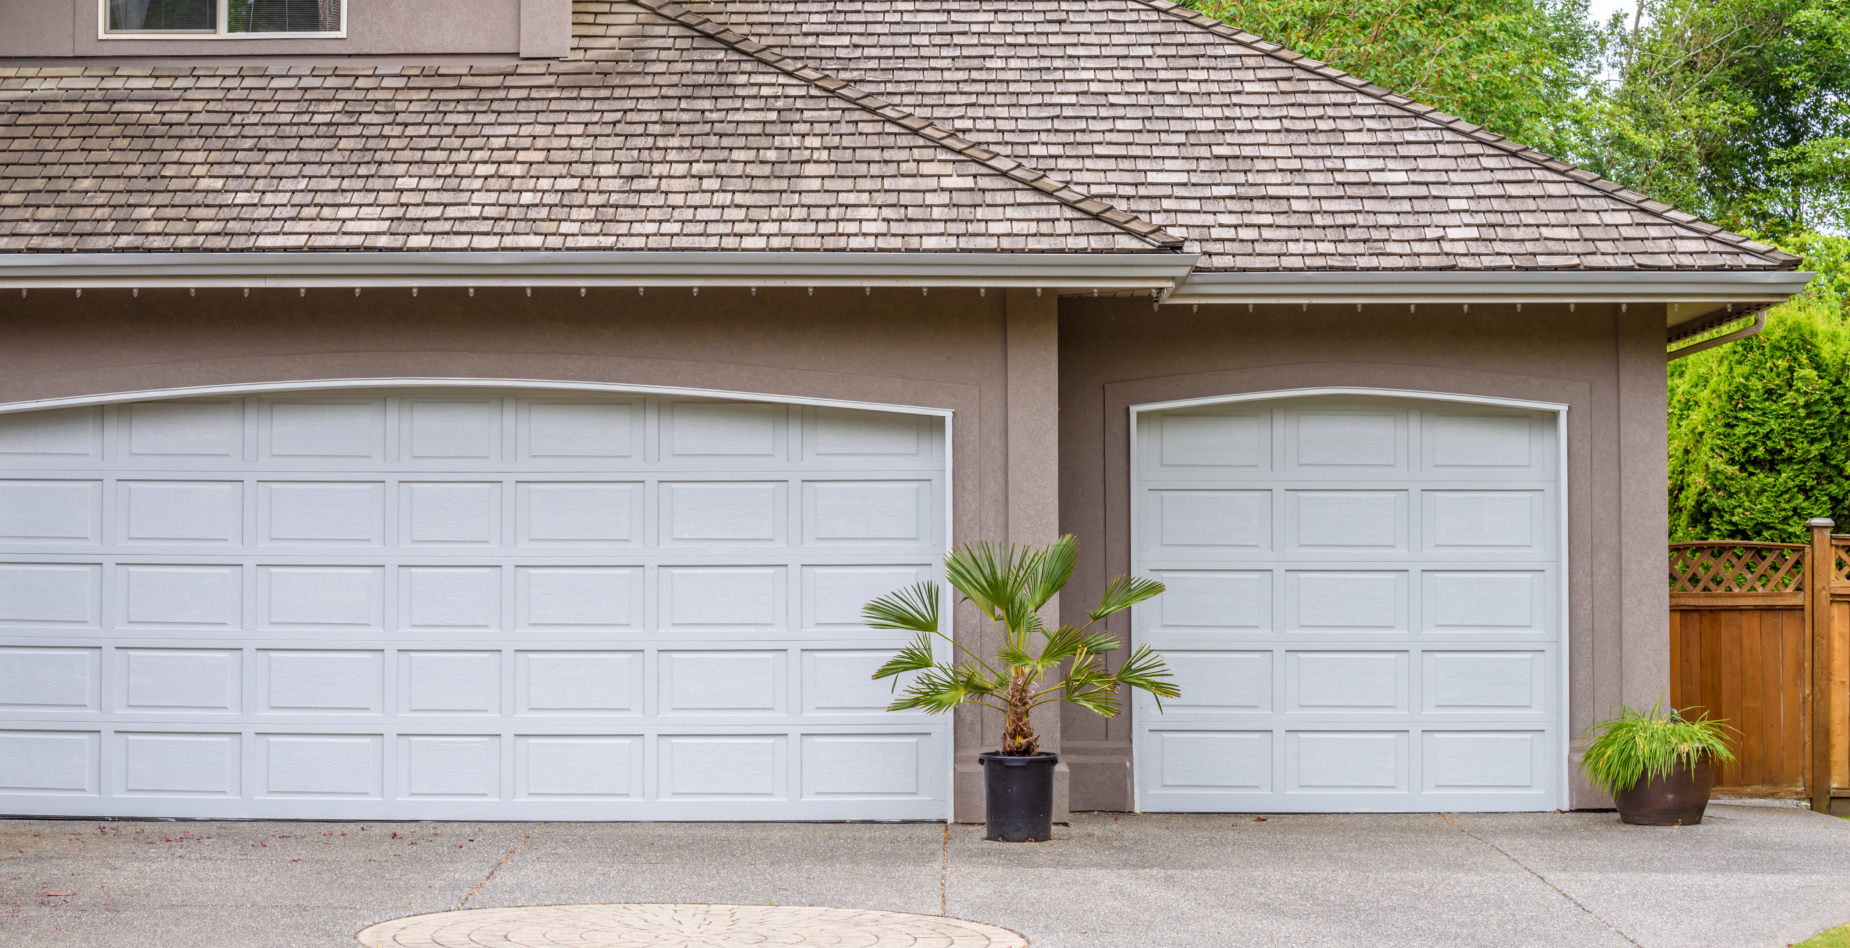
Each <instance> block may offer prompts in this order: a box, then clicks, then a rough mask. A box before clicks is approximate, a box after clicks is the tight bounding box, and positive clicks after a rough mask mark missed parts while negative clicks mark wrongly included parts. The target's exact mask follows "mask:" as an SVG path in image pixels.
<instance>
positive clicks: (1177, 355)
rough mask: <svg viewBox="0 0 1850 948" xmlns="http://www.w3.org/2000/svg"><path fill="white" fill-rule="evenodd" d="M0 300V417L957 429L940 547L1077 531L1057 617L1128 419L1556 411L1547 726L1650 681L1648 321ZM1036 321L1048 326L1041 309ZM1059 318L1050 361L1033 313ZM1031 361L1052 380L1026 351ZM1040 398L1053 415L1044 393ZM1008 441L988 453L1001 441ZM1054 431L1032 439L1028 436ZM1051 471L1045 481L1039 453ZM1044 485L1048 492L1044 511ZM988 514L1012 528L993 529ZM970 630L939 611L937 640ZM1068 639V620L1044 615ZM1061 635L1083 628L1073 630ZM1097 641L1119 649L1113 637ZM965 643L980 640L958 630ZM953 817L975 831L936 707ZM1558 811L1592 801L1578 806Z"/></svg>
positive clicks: (1113, 769)
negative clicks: (379, 414)
mask: <svg viewBox="0 0 1850 948" xmlns="http://www.w3.org/2000/svg"><path fill="white" fill-rule="evenodd" d="M10 293H11V291H9V295H7V296H4V297H0V402H14V401H22V400H29V399H39V398H54V397H61V396H73V395H87V394H97V393H106V392H128V391H147V390H158V389H165V388H174V387H183V386H193V385H210V384H231V383H242V382H271V381H287V380H309V379H327V378H394V377H458V378H482V379H560V380H581V381H594V382H608V383H618V384H636V385H662V386H676V387H688V388H706V389H714V390H721V391H743V392H758V393H767V394H774V395H788V396H810V397H823V398H837V399H849V400H855V401H864V402H873V403H886V404H907V405H927V406H933V407H940V408H949V409H951V410H952V411H953V412H955V416H954V427H953V435H952V436H953V445H954V451H955V469H954V471H953V477H954V479H955V483H954V503H955V506H956V510H955V514H956V520H955V524H954V529H955V531H956V538H957V539H959V540H968V539H976V538H1001V537H1009V538H1012V539H1016V540H1020V541H1024V542H1044V541H1045V539H1046V537H1047V536H1048V535H1050V534H1051V532H1052V530H1053V529H1055V521H1054V518H1053V517H1052V516H1051V510H1052V508H1053V505H1054V500H1055V498H1056V497H1057V513H1058V517H1057V527H1058V529H1059V530H1062V531H1065V532H1071V533H1075V534H1077V535H1078V536H1079V538H1080V540H1081V543H1082V545H1083V560H1082V563H1081V567H1080V571H1079V573H1078V575H1077V577H1076V580H1075V582H1074V585H1073V586H1072V587H1070V591H1069V593H1068V594H1067V596H1065V597H1064V601H1065V602H1066V603H1067V604H1068V606H1069V608H1073V609H1076V610H1083V608H1084V605H1085V604H1086V603H1087V602H1088V601H1096V600H1097V597H1098V595H1099V592H1100V591H1101V589H1102V586H1103V584H1104V582H1105V580H1106V579H1107V578H1108V577H1109V576H1112V575H1117V574H1118V573H1122V572H1124V571H1126V570H1127V569H1128V568H1129V565H1130V545H1129V539H1128V525H1129V494H1130V471H1129V462H1128V448H1127V439H1128V408H1129V406H1130V405H1134V404H1142V403H1146V402H1154V401H1161V400H1168V399H1177V398H1193V397H1205V396H1212V395H1225V394H1233V393H1239V392H1260V391H1275V390H1281V389H1291V388H1303V387H1311V386H1320V385H1342V386H1365V387H1376V388H1391V389H1406V390H1414V391H1431V392H1453V393H1464V394H1477V395H1485V396H1501V397H1509V398H1522V399H1531V400H1536V401H1547V402H1557V403H1565V404H1567V405H1569V406H1570V409H1569V425H1568V480H1569V489H1568V504H1569V534H1570V537H1569V551H1570V564H1569V565H1570V572H1569V577H1570V592H1569V604H1568V607H1569V616H1570V623H1571V629H1572V637H1571V649H1570V652H1571V659H1572V667H1571V673H1570V687H1571V689H1572V709H1571V715H1570V718H1571V720H1570V723H1571V727H1572V730H1573V732H1574V733H1578V732H1579V731H1580V730H1581V729H1583V728H1584V727H1585V726H1586V725H1587V724H1588V723H1590V722H1591V721H1593V720H1594V719H1595V718H1596V717H1598V716H1599V715H1601V714H1603V713H1604V711H1605V709H1606V708H1607V706H1608V705H1610V704H1613V703H1615V702H1618V701H1629V702H1634V703H1636V702H1648V701H1650V700H1653V699H1655V698H1656V697H1657V695H1658V694H1659V692H1661V691H1663V690H1665V689H1666V688H1667V683H1668V646H1667V638H1666V630H1667V626H1668V618H1669V617H1668V604H1667V598H1666V594H1665V587H1664V583H1663V575H1664V566H1665V558H1666V557H1665V547H1664V537H1665V529H1666V523H1665V521H1666V515H1665V507H1664V503H1665V501H1664V488H1663V484H1664V478H1665V459H1664V363H1663V356H1662V338H1663V336H1662V332H1663V330H1662V326H1663V318H1664V314H1663V312H1662V308H1661V307H1645V306H1632V307H1630V310H1629V312H1627V313H1621V312H1619V311H1618V308H1617V307H1609V306H1591V305H1582V306H1579V307H1577V308H1576V310H1575V311H1573V312H1570V311H1568V309H1567V308H1566V307H1565V306H1560V307H1543V306H1536V305H1530V306H1527V307H1525V308H1524V312H1523V313H1521V314H1518V313H1516V312H1515V309H1514V307H1508V306H1504V307H1489V306H1482V305H1478V306H1473V307H1471V311H1470V313H1469V314H1467V313H1465V312H1464V311H1463V308H1462V307H1461V306H1458V305H1456V304H1453V305H1446V306H1438V305H1431V306H1424V305H1423V306H1420V307H1418V309H1417V312H1415V313H1411V314H1410V313H1407V312H1406V310H1405V307H1365V308H1364V310H1363V311H1362V312H1357V311H1356V310H1355V308H1354V307H1353V306H1344V307H1311V308H1309V309H1308V310H1301V309H1299V308H1298V307H1296V306H1292V307H1279V308H1271V309H1267V308H1260V309H1259V311H1257V312H1254V313H1248V312H1246V310H1245V307H1202V308H1201V309H1200V310H1199V311H1198V312H1196V311H1191V310H1190V309H1189V308H1188V307H1163V308H1162V309H1161V310H1160V311H1156V312H1153V311H1152V310H1151V307H1150V305H1149V304H1148V303H1147V302H1144V301H1140V300H1128V299H1127V300H1113V299H1103V300H1092V299H1066V300H1060V301H1058V302H1057V303H1056V301H1055V300H1054V299H1053V298H1052V295H1051V294H1048V295H1047V296H1045V297H1041V296H1036V295H1035V294H1034V292H1033V291H1032V290H1027V291H1014V292H1010V293H1003V292H999V291H990V292H989V293H988V294H987V295H986V296H985V295H979V294H978V292H977V291H976V290H973V289H971V290H963V289H958V290H949V289H940V290H934V291H932V293H931V294H930V296H928V297H927V296H924V295H923V294H920V293H918V292H917V291H916V290H898V289H891V290H874V291H873V293H872V294H871V295H869V294H867V293H865V292H864V291H862V290H859V289H830V288H821V289H817V290H816V291H815V293H814V294H813V295H811V294H810V293H808V292H807V291H806V290H803V289H761V290H759V291H758V292H757V293H756V294H755V295H753V294H752V293H750V292H749V291H747V290H743V289H725V290H721V289H706V290H703V291H701V293H700V294H699V295H698V296H695V295H694V294H693V293H692V292H691V291H690V290H688V289H657V290H649V291H648V292H646V293H644V294H641V295H638V294H637V293H636V291H635V290H634V289H633V288H631V289H593V290H591V291H590V293H589V294H588V295H587V296H583V297H581V296H579V293H578V290H577V289H575V288H570V289H548V288H541V289H535V290H534V291H533V295H532V296H530V297H529V296H527V295H526V293H525V291H524V290H522V289H520V288H483V289H478V290H476V291H475V295H474V296H470V295H469V294H468V291H467V290H465V289H461V288H445V289H424V290H422V291H421V292H420V294H419V295H418V296H417V297H415V298H413V297H412V295H411V293H410V291H409V290H408V289H372V290H366V291H365V292H364V293H363V294H362V295H361V296H360V297H358V298H356V297H354V296H353V294H352V291H351V290H342V289H318V290H310V291H308V293H307V295H306V296H302V295H299V293H298V291H297V290H295V289H272V290H252V291H251V292H250V295H249V296H248V297H246V296H245V295H243V291H241V290H199V291H197V295H189V293H188V291H186V290H171V289H161V290H142V291H141V292H140V294H139V296H135V295H131V293H130V292H129V291H127V290H88V291H85V292H84V293H83V295H82V296H81V297H77V296H76V295H75V294H73V293H72V292H71V291H68V290H66V291H33V292H32V293H31V294H30V295H29V296H28V297H27V298H25V299H19V298H17V297H14V296H11V295H10ZM1056 306H1057V313H1056V311H1055V310H1056ZM1056 320H1057V342H1056V339H1055V332H1054V330H1055V328H1056V327H1055V321H1056ZM1055 344H1057V346H1058V349H1059V359H1058V362H1057V364H1055V363H1054V362H1052V361H1051V360H1049V359H1048V358H1047V349H1048V347H1050V346H1052V345H1055ZM1056 390H1057V401H1056V399H1055V395H1056ZM1011 426H1013V427H1014V429H1015V430H1016V437H1015V438H1013V439H1011V438H1010V434H1009V433H1010V428H1011ZM1056 430H1057V432H1058V440H1057V443H1051V442H1050V439H1049V438H1048V435H1050V434H1051V433H1053V432H1055V431H1056ZM1056 456H1057V464H1056V463H1055V458H1056ZM1056 492H1057V493H1056ZM1011 507H1012V508H1013V509H1011ZM971 618H972V616H970V615H969V614H968V611H967V610H966V612H965V613H962V614H960V617H959V629H960V635H971V632H972V627H971V626H970V625H969V624H967V623H968V620H969V619H971ZM1066 618H1067V620H1068V621H1072V620H1073V618H1074V616H1072V615H1068V616H1067V617H1066ZM1081 621H1083V620H1081ZM1117 631H1118V632H1119V633H1120V634H1125V635H1128V633H1129V628H1128V620H1127V619H1126V618H1124V617H1120V619H1119V621H1118V627H1117ZM971 638H972V641H975V642H976V643H977V644H979V646H980V645H981V644H983V643H982V642H981V638H980V637H978V636H974V635H972V636H971ZM1130 724H1131V722H1130V719H1129V716H1128V715H1126V716H1124V717H1121V718H1119V719H1117V720H1115V721H1110V722H1105V721H1102V720H1100V719H1098V718H1096V717H1094V716H1092V715H1090V714H1086V713H1083V712H1073V711H1069V712H1068V713H1066V714H1065V715H1064V716H1063V717H1062V718H1061V719H1058V720H1053V721H1047V722H1045V730H1044V737H1045V738H1046V741H1045V745H1046V746H1048V747H1050V748H1057V749H1060V750H1061V751H1062V753H1063V754H1064V755H1065V756H1066V758H1067V761H1068V762H1069V764H1070V766H1071V768H1072V769H1071V778H1070V779H1071V785H1072V805H1073V807H1074V808H1082V809H1122V808H1127V807H1128V806H1129V805H1130V796H1129V769H1128V768H1127V767H1126V766H1125V763H1126V761H1127V760H1128V758H1129V754H1130V734H1131V730H1130ZM956 731H957V743H958V758H959V767H958V774H957V815H958V818H959V819H960V820H980V819H981V795H980V790H979V789H978V784H977V780H979V779H980V777H979V772H978V771H977V769H976V768H975V767H974V759H973V758H974V754H975V753H976V752H977V751H978V750H980V749H981V747H982V745H983V742H984V741H985V740H986V739H987V740H993V739H994V738H995V736H996V735H997V734H999V733H1000V722H999V721H998V720H994V715H993V714H977V713H974V712H973V713H970V714H960V717H959V720H958V722H957V728H956ZM1576 793H1577V795H1576V797H1575V803H1576V805H1582V806H1584V805H1597V804H1598V803H1600V802H1602V801H1600V800H1599V799H1598V798H1597V797H1595V796H1593V795H1591V794H1590V793H1588V792H1587V791H1585V790H1584V789H1580V790H1577V791H1576Z"/></svg>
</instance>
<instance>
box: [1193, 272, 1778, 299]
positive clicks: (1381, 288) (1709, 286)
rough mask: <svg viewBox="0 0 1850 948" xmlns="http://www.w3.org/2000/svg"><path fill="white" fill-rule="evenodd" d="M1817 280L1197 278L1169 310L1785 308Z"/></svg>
mask: <svg viewBox="0 0 1850 948" xmlns="http://www.w3.org/2000/svg"><path fill="white" fill-rule="evenodd" d="M1813 275H1814V274H1812V273H1810V272H1807V271H1794V270H1491V271H1486V270H1472V271H1458V270H1435V271H1420V270H1413V271H1353V270H1352V271H1323V270H1310V271H1252V272H1246V271H1241V272H1232V271H1216V272H1205V273H1204V272H1197V273H1193V274H1190V275H1189V277H1188V279H1187V280H1186V281H1185V282H1183V284H1182V285H1181V286H1179V287H1177V288H1176V290H1175V292H1174V293H1171V294H1169V296H1167V297H1166V298H1165V299H1164V302H1166V303H1170V304H1178V303H1190V304H1204V303H1358V304H1364V303H1714V304H1724V303H1779V302H1784V301H1785V300H1788V299H1790V298H1792V297H1793V296H1794V295H1796V294H1798V293H1799V292H1800V291H1801V290H1803V289H1804V288H1805V284H1806V283H1808V282H1810V281H1811V278H1812V276H1813Z"/></svg>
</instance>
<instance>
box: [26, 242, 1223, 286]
mask: <svg viewBox="0 0 1850 948" xmlns="http://www.w3.org/2000/svg"><path fill="white" fill-rule="evenodd" d="M1197 259H1198V257H1197V255H1195V254H1183V253H1148V254H1143V253H1130V254H1036V253H826V252H790V253H786V252H779V251H766V252H703V251H688V252H677V251H509V252H494V253H478V252H466V251H463V252H448V251H429V252H417V251H414V252H389V253H374V252H364V251H360V252H336V253H105V254H49V253H43V254H0V288H8V289H30V288H38V287H43V288H77V289H85V288H91V287H96V288H106V287H157V286H183V287H213V286H219V287H291V288H292V287H315V286H338V287H366V286H580V287H590V286H625V287H627V286H795V287H803V286H973V287H977V286H980V287H1009V286H1020V287H1046V288H1049V289H1066V290H1089V289H1099V290H1123V289H1139V290H1157V291H1168V290H1170V289H1171V288H1173V287H1174V286H1175V285H1176V284H1177V283H1179V282H1180V281H1181V280H1182V279H1183V278H1185V277H1186V276H1187V275H1188V273H1189V271H1190V270H1191V269H1193V267H1194V265H1195V261H1196V260H1197Z"/></svg>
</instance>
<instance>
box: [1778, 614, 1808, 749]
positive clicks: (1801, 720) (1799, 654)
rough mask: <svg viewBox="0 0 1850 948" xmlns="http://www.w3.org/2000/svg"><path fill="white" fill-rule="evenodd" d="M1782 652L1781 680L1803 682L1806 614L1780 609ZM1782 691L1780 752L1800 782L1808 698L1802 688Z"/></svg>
mask: <svg viewBox="0 0 1850 948" xmlns="http://www.w3.org/2000/svg"><path fill="white" fill-rule="evenodd" d="M1780 629H1781V635H1780V644H1781V646H1782V648H1783V651H1782V652H1781V654H1780V659H1781V662H1782V666H1781V668H1780V681H1781V682H1782V683H1783V682H1794V681H1796V682H1802V681H1804V680H1805V614H1804V613H1803V612H1799V611H1791V610H1788V611H1786V612H1782V613H1780ZM1780 693H1781V694H1782V695H1783V696H1784V698H1783V700H1784V705H1783V707H1781V709H1780V710H1781V712H1782V713H1781V718H1780V734H1779V736H1780V739H1781V741H1783V743H1784V750H1785V753H1784V754H1782V755H1781V759H1782V760H1784V761H1785V762H1786V763H1785V766H1786V767H1787V768H1790V770H1791V772H1792V773H1795V774H1797V775H1798V776H1799V783H1800V784H1801V785H1803V783H1804V780H1805V727H1806V725H1805V719H1806V716H1805V701H1804V694H1803V692H1797V693H1794V691H1793V690H1791V689H1788V688H1786V687H1784V686H1783V684H1782V687H1781V689H1780Z"/></svg>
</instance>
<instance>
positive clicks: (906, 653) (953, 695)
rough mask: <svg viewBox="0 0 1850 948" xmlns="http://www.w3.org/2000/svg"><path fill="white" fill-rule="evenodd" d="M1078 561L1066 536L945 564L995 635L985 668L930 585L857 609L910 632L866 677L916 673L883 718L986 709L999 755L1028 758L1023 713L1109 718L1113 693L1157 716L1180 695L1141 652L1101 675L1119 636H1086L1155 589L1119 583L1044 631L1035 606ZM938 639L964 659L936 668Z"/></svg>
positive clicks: (967, 547) (1030, 730) (1033, 751)
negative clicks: (1059, 708) (993, 717)
mask: <svg viewBox="0 0 1850 948" xmlns="http://www.w3.org/2000/svg"><path fill="white" fill-rule="evenodd" d="M1078 563H1079V541H1078V540H1076V539H1074V538H1073V537H1071V536H1063V537H1061V538H1060V539H1058V540H1055V541H1054V542H1052V543H1050V544H1048V545H1047V546H1046V547H1044V548H1042V549H1034V548H1032V547H1025V546H1016V545H1015V544H1012V543H992V542H976V543H966V544H964V545H963V546H960V547H958V548H957V549H955V550H952V551H951V553H950V555H949V556H947V557H945V558H944V577H945V579H946V580H947V581H948V582H949V583H950V584H951V588H953V589H955V590H957V592H958V593H959V594H960V595H961V596H962V600H963V601H964V602H968V603H970V604H971V605H973V606H975V607H976V609H977V611H978V612H980V613H982V614H983V617H984V618H985V619H988V620H989V622H990V624H991V626H992V628H993V630H994V631H995V633H996V634H997V637H998V639H999V644H998V646H997V648H996V652H995V656H994V660H993V661H992V660H990V659H986V658H984V657H983V656H982V655H979V654H977V653H976V652H975V651H973V650H972V649H970V648H969V647H968V646H966V645H964V644H963V643H962V642H959V641H957V639H956V638H954V637H953V636H952V635H951V634H950V633H948V632H945V631H943V630H941V629H940V628H939V616H938V606H939V602H940V599H941V596H942V593H941V592H940V589H939V587H938V584H937V583H933V582H924V583H915V584H913V585H911V586H907V587H905V588H904V589H900V590H897V591H895V592H892V593H888V594H887V595H885V596H881V597H880V598H878V599H875V600H873V601H872V602H869V603H868V604H867V605H866V606H864V607H862V610H861V612H862V615H863V616H865V617H866V619H867V624H868V625H870V626H872V627H873V628H876V629H900V630H905V631H910V632H916V633H918V634H917V635H916V636H914V637H913V639H912V641H911V642H910V643H909V644H908V645H907V646H906V647H905V648H904V649H903V650H901V651H900V653H899V654H898V655H895V656H894V657H893V659H892V660H891V661H889V662H887V663H886V664H885V665H882V666H881V667H880V670H879V671H876V672H875V673H874V677H875V678H876V679H880V678H892V677H895V676H898V675H905V674H908V673H911V674H914V675H915V677H914V678H913V679H912V680H911V682H910V683H908V684H907V685H906V688H905V690H904V691H902V692H900V695H899V697H898V698H897V699H896V700H894V702H893V703H892V705H891V706H890V707H888V708H887V710H889V711H904V710H907V709H910V708H918V709H921V710H923V711H926V712H928V713H931V714H942V713H944V712H946V711H949V710H951V709H953V708H955V707H957V706H958V705H960V704H963V703H965V702H970V703H972V704H978V705H982V706H983V707H985V708H992V709H994V710H997V711H1000V712H1002V713H1003V718H1004V721H1003V730H1002V754H1003V755H1004V756H1008V757H1033V756H1035V755H1037V754H1039V753H1040V742H1039V739H1038V738H1037V737H1036V736H1035V733H1034V725H1033V724H1032V723H1030V721H1029V715H1030V713H1031V712H1032V711H1033V710H1034V709H1035V708H1037V707H1040V706H1041V705H1044V704H1049V703H1052V702H1055V701H1066V702H1069V703H1072V704H1076V705H1078V706H1080V707H1082V708H1085V709H1087V710H1089V711H1092V712H1095V713H1097V714H1099V715H1102V716H1104V717H1108V718H1110V717H1116V716H1117V714H1118V708H1119V705H1118V700H1119V697H1118V692H1119V689H1120V687H1125V688H1136V689H1139V690H1141V691H1146V692H1148V693H1150V694H1151V695H1153V696H1155V698H1156V700H1157V706H1158V708H1159V709H1160V708H1161V705H1162V699H1164V698H1174V697H1177V696H1178V695H1180V694H1181V692H1180V691H1178V690H1177V689H1176V686H1175V685H1174V684H1173V683H1172V682H1171V681H1170V678H1171V676H1170V672H1169V669H1168V667H1167V666H1165V665H1164V664H1163V661H1162V659H1161V658H1159V657H1158V656H1157V654H1156V653H1155V652H1153V651H1151V650H1150V648H1149V646H1138V647H1137V649H1136V650H1134V651H1133V652H1131V655H1130V657H1129V658H1127V659H1125V661H1124V663H1123V664H1122V665H1120V666H1118V669H1117V671H1115V672H1114V671H1112V670H1110V668H1109V666H1108V665H1107V664H1106V661H1105V654H1106V653H1108V652H1113V651H1116V650H1117V649H1118V647H1119V642H1118V637H1117V636H1115V635H1113V634H1111V633H1110V632H1106V631H1104V630H1102V629H1094V628H1093V627H1094V626H1096V625H1097V624H1098V623H1099V622H1101V621H1103V620H1104V619H1105V618H1107V617H1108V616H1112V615H1116V614H1117V613H1119V612H1123V611H1124V610H1126V609H1129V608H1130V607H1131V606H1133V605H1136V604H1137V603H1140V602H1143V601H1144V600H1146V599H1150V598H1151V597H1153V596H1156V595H1158V594H1160V593H1161V592H1162V591H1163V584H1162V583H1159V582H1156V581H1155V580H1151V579H1139V578H1136V577H1132V576H1120V577H1118V578H1117V579H1114V580H1112V581H1111V583H1110V584H1109V585H1107V586H1106V587H1105V593H1104V596H1103V597H1101V598H1100V600H1099V604H1098V606H1097V607H1095V608H1093V609H1092V610H1091V611H1090V612H1088V613H1087V616H1088V617H1089V618H1090V619H1091V621H1090V622H1087V623H1086V624H1085V625H1083V626H1073V625H1062V626H1059V627H1057V628H1053V629H1049V628H1048V627H1047V626H1046V625H1045V624H1044V623H1042V621H1041V618H1040V610H1041V607H1043V606H1045V605H1047V603H1048V602H1049V601H1050V600H1052V599H1053V597H1054V596H1055V595H1056V594H1058V593H1059V592H1060V590H1061V588H1062V587H1064V586H1065V585H1066V583H1067V580H1069V579H1071V578H1072V576H1073V568H1074V567H1075V566H1076V565H1078ZM939 640H942V641H943V642H944V643H946V644H947V645H948V646H949V647H950V648H951V649H952V650H954V653H955V654H956V655H958V656H960V657H961V658H962V659H963V660H962V661H950V662H940V661H939V660H938V659H937V656H936V653H935V652H934V647H935V646H937V645H938V643H939ZM1062 669H1064V674H1062V673H1061V671H1062ZM896 686H897V683H896Z"/></svg>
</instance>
